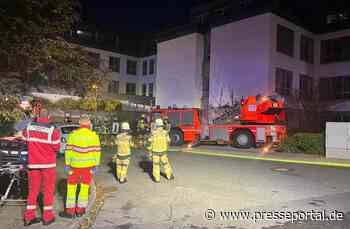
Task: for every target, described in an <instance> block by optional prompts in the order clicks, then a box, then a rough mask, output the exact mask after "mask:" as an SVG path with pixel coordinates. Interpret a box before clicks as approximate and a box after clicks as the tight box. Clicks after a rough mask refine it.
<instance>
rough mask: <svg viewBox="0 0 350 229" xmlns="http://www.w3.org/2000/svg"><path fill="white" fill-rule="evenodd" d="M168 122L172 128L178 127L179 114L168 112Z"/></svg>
mask: <svg viewBox="0 0 350 229" xmlns="http://www.w3.org/2000/svg"><path fill="white" fill-rule="evenodd" d="M168 118H169V122H170V123H171V126H172V127H175V126H179V125H180V113H179V112H169V113H168Z"/></svg>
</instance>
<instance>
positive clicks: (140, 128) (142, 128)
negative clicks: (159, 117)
mask: <svg viewBox="0 0 350 229" xmlns="http://www.w3.org/2000/svg"><path fill="white" fill-rule="evenodd" d="M148 128H149V127H148V122H147V119H146V115H144V114H143V115H141V118H140V119H139V120H138V121H137V132H139V134H145V133H146V132H147V129H148Z"/></svg>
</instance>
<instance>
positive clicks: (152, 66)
mask: <svg viewBox="0 0 350 229" xmlns="http://www.w3.org/2000/svg"><path fill="white" fill-rule="evenodd" d="M154 68H155V63H154V59H151V60H150V61H149V74H150V75H152V74H154Z"/></svg>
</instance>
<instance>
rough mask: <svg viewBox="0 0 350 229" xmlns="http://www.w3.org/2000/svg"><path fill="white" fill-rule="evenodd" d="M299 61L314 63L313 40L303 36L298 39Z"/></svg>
mask: <svg viewBox="0 0 350 229" xmlns="http://www.w3.org/2000/svg"><path fill="white" fill-rule="evenodd" d="M300 59H301V60H303V61H305V62H308V63H311V64H313V63H314V40H313V39H311V38H309V37H306V36H304V35H301V39H300Z"/></svg>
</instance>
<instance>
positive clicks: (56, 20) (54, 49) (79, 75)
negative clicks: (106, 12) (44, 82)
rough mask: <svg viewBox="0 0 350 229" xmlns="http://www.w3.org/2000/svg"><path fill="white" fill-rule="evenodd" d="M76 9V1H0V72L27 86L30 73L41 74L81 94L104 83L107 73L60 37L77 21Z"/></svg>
mask: <svg viewBox="0 0 350 229" xmlns="http://www.w3.org/2000/svg"><path fill="white" fill-rule="evenodd" d="M79 8H80V5H79V2H78V1H77V0H60V1H57V0H45V1H42V0H3V1H1V3H0V37H1V39H0V73H2V74H4V75H6V76H9V75H11V77H16V78H18V79H20V80H22V81H23V82H24V84H28V83H29V82H31V80H32V77H33V73H34V72H40V73H44V74H45V75H47V76H49V78H50V79H49V80H50V81H51V82H53V83H56V84H57V85H60V86H61V85H63V86H67V87H75V88H77V89H78V90H79V91H80V92H81V93H86V92H87V91H88V87H89V86H90V85H91V82H94V83H100V82H101V81H103V78H104V77H107V75H108V74H106V72H104V71H101V70H100V69H99V68H98V67H97V66H96V65H95V63H94V61H93V60H92V59H91V58H90V57H89V55H88V53H87V52H86V51H84V50H83V49H82V48H81V47H79V46H78V45H73V44H70V43H68V42H66V41H65V40H64V39H63V38H62V37H63V35H64V33H66V32H68V31H70V30H71V29H72V26H73V25H74V24H75V23H76V22H78V20H79V14H78V11H79ZM10 73H11V74H10ZM67 74H70V75H72V76H73V77H70V78H67ZM82 79H84V80H82Z"/></svg>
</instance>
